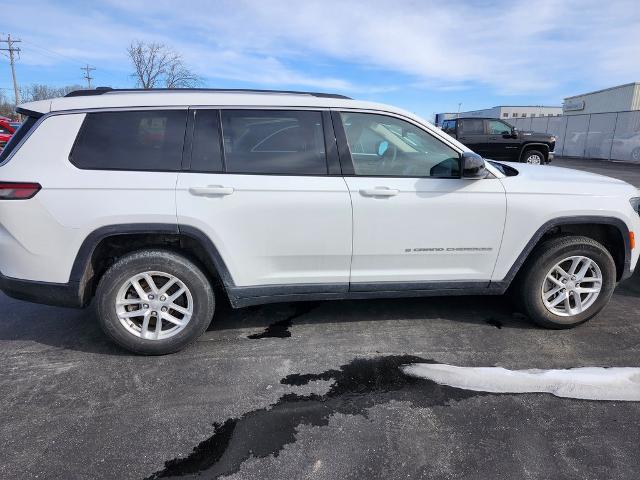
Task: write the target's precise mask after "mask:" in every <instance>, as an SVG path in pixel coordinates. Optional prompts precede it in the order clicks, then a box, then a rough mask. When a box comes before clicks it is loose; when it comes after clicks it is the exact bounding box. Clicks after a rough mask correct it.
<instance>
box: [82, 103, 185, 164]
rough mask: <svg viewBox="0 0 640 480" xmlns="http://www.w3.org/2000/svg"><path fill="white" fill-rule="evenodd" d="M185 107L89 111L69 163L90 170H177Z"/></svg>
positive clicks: (180, 158)
mask: <svg viewBox="0 0 640 480" xmlns="http://www.w3.org/2000/svg"><path fill="white" fill-rule="evenodd" d="M186 119H187V112H186V110H145V111H127V112H98V113H88V114H87V115H86V118H85V120H84V123H83V125H82V128H81V129H80V133H79V134H78V138H77V139H76V144H75V146H74V148H73V151H72V152H71V157H70V159H71V163H73V164H74V165H75V166H77V167H78V168H85V169H92V170H144V171H148V170H159V171H178V170H180V164H181V161H182V145H183V143H184V132H185V124H186Z"/></svg>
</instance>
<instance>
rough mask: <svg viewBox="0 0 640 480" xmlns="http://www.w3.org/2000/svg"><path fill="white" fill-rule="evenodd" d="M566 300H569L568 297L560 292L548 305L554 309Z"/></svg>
mask: <svg viewBox="0 0 640 480" xmlns="http://www.w3.org/2000/svg"><path fill="white" fill-rule="evenodd" d="M567 298H569V297H567V294H566V292H562V293H561V294H560V295H558V296H557V297H556V298H554V299H553V301H552V302H550V303H549V305H551V306H552V307H555V306H556V305H558V304H559V303H560V302H564V301H565V300H566V299H567Z"/></svg>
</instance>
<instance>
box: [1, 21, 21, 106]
mask: <svg viewBox="0 0 640 480" xmlns="http://www.w3.org/2000/svg"><path fill="white" fill-rule="evenodd" d="M21 41H22V40H12V39H11V34H8V35H7V39H6V40H5V39H3V38H0V43H6V44H7V48H0V51H5V52H9V63H10V64H11V76H12V77H13V94H14V95H15V100H16V105H18V104H19V103H20V90H19V89H18V81H17V80H16V64H15V57H14V53H15V52H18V54H19V53H20V48H19V47H14V46H13V44H14V43H20V42H21Z"/></svg>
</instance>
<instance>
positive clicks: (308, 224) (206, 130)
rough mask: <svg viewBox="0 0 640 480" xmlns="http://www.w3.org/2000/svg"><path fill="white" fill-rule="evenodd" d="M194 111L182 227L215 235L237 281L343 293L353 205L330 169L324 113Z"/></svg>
mask: <svg viewBox="0 0 640 480" xmlns="http://www.w3.org/2000/svg"><path fill="white" fill-rule="evenodd" d="M192 115H193V116H194V117H193V123H194V127H193V128H192V129H190V132H192V133H189V134H190V135H191V136H192V137H193V142H192V149H191V151H190V152H187V154H186V156H187V163H188V164H189V165H188V167H189V171H187V172H183V173H180V175H179V178H178V185H177V211H178V212H177V213H178V223H179V225H180V226H181V228H184V226H185V225H187V226H190V227H195V228H197V229H199V230H200V231H202V232H203V233H205V234H206V236H207V237H209V239H211V241H212V243H213V244H214V245H215V247H216V248H217V250H218V251H219V253H220V256H221V257H222V259H223V260H224V263H225V264H226V266H227V268H228V270H229V273H230V274H231V277H232V279H233V282H234V284H235V286H236V287H256V286H260V287H267V286H268V287H270V288H271V289H270V290H268V291H269V292H271V293H270V294H273V293H274V292H275V290H274V288H275V287H282V288H283V291H287V292H289V293H291V292H294V293H296V292H297V293H309V292H325V290H326V291H327V292H336V291H347V288H348V281H349V266H350V262H351V228H352V227H351V201H350V198H349V193H348V191H347V187H346V185H345V182H344V180H343V178H342V177H341V176H340V175H335V176H330V175H329V174H328V173H329V171H328V166H327V160H328V158H329V157H330V156H331V155H335V140H334V137H333V132H332V131H331V132H330V133H328V132H326V131H325V128H329V129H331V128H332V127H331V121H330V118H329V114H328V112H325V114H324V115H323V113H322V112H320V111H310V110H291V111H287V110H257V109H256V110H251V109H223V110H220V111H219V110H207V109H198V110H195V111H192ZM220 125H221V127H222V128H220ZM221 131H222V132H223V134H222V139H221V135H220V132H221ZM325 133H326V135H325ZM331 142H333V147H332V145H331ZM221 145H223V146H224V148H223V149H222V148H221ZM336 162H337V157H336ZM338 169H339V165H338ZM338 172H339V170H338ZM334 173H336V172H334ZM292 285H295V286H296V287H295V289H294V290H292V289H291V286H292ZM319 288H320V290H319ZM323 289H325V290H323ZM246 291H247V290H246V289H245V292H246ZM252 291H253V292H255V295H264V294H266V293H265V292H266V291H267V290H265V289H264V288H262V289H253V290H252ZM261 292H262V293H261Z"/></svg>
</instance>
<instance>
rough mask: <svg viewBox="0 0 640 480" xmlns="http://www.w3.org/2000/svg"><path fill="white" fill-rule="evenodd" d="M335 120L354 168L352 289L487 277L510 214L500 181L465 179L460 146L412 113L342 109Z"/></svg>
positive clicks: (485, 279)
mask: <svg viewBox="0 0 640 480" xmlns="http://www.w3.org/2000/svg"><path fill="white" fill-rule="evenodd" d="M334 124H337V127H336V128H337V129H338V134H339V135H338V137H339V141H342V142H346V143H347V145H342V149H341V160H345V159H344V157H345V156H348V157H349V158H348V159H346V160H347V162H350V164H348V165H347V166H346V168H345V165H344V164H343V170H344V171H349V170H350V169H352V171H353V173H352V174H351V175H348V176H345V180H346V182H347V185H348V186H349V193H350V194H351V202H352V205H353V260H352V263H351V287H350V288H351V289H352V290H371V289H380V288H384V289H406V288H413V289H420V288H421V286H424V285H425V284H427V283H433V282H453V283H458V285H459V286H462V285H463V282H474V283H475V282H479V283H480V284H484V283H485V282H486V284H488V282H489V279H490V278H491V274H492V272H493V268H494V266H495V263H496V259H497V255H498V249H499V247H500V241H501V238H502V231H503V226H504V221H505V214H506V196H505V191H504V188H503V187H502V184H501V182H500V180H498V179H496V178H487V179H482V180H466V179H462V178H460V162H459V156H460V155H459V152H458V151H456V150H455V149H454V148H453V147H452V146H451V145H448V144H447V143H445V141H443V140H442V139H440V138H437V137H436V136H435V135H434V134H432V133H430V132H428V131H426V130H424V129H422V128H421V127H419V126H418V125H416V124H414V123H412V122H409V121H407V120H404V119H401V118H398V117H394V116H387V115H379V114H373V113H354V112H341V113H340V114H339V115H338V114H334ZM343 132H344V134H343ZM387 282H394V283H395V285H394V284H390V283H387ZM441 285H442V283H441ZM447 288H448V287H447ZM454 288H455V286H454Z"/></svg>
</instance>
